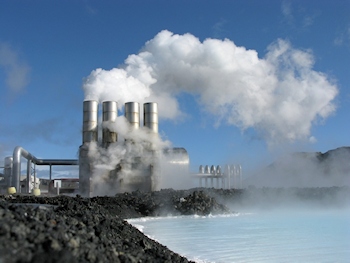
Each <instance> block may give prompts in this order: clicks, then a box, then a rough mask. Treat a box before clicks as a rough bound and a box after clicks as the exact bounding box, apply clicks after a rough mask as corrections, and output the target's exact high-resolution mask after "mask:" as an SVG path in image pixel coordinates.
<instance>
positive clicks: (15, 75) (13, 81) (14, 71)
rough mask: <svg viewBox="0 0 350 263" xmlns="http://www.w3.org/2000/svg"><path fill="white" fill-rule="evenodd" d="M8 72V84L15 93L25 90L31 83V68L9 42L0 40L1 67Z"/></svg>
mask: <svg viewBox="0 0 350 263" xmlns="http://www.w3.org/2000/svg"><path fill="white" fill-rule="evenodd" d="M1 68H3V69H4V71H5V73H6V84H7V87H8V88H9V90H10V91H11V92H13V93H18V92H21V91H23V89H24V88H25V86H26V85H27V84H28V83H29V71H30V68H29V67H28V66H27V65H26V64H25V63H24V62H22V61H20V59H19V58H18V54H17V53H16V52H15V51H14V50H13V49H12V47H11V46H10V45H8V44H7V43H2V42H0V69H1Z"/></svg>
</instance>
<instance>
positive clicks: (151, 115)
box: [143, 102, 158, 134]
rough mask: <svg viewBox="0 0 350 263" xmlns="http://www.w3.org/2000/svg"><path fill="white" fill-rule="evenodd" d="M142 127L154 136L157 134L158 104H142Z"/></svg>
mask: <svg viewBox="0 0 350 263" xmlns="http://www.w3.org/2000/svg"><path fill="white" fill-rule="evenodd" d="M143 125H144V126H145V127H147V128H149V129H150V130H151V131H152V132H154V133H155V134H157V133H158V104H157V103H155V102H148V103H145V104H143Z"/></svg>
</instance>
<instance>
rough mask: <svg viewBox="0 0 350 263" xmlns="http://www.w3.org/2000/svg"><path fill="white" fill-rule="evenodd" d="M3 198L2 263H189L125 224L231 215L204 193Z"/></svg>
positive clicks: (0, 200)
mask: <svg viewBox="0 0 350 263" xmlns="http://www.w3.org/2000/svg"><path fill="white" fill-rule="evenodd" d="M192 192H193V191H174V190H171V189H167V190H162V191H159V192H149V193H142V192H134V193H125V194H118V195H116V196H114V197H107V196H106V197H93V198H82V197H81V196H77V197H68V196H57V197H34V196H21V195H16V196H14V197H9V196H2V197H0V222H1V223H0V262H1V263H6V262H188V261H187V259H186V258H184V257H181V256H180V255H178V254H176V253H174V252H172V251H170V250H169V249H167V248H166V247H165V246H162V245H161V244H159V243H157V242H155V241H153V240H151V239H149V238H147V237H146V236H144V235H143V234H142V233H141V232H140V231H138V230H137V229H136V228H134V227H132V226H131V225H130V224H128V223H127V222H126V221H124V220H123V219H126V218H132V217H144V216H157V215H166V214H169V213H171V214H186V215H188V214H195V213H196V214H201V215H206V214H209V213H222V212H227V211H228V210H227V208H226V207H224V206H222V205H220V204H218V203H217V202H216V201H215V199H214V198H213V197H210V196H209V195H207V194H206V193H204V192H203V191H194V192H193V193H192Z"/></svg>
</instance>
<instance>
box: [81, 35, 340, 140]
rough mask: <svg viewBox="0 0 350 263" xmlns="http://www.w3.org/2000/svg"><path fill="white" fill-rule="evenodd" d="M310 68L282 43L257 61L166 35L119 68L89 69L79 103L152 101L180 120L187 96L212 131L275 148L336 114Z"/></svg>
mask: <svg viewBox="0 0 350 263" xmlns="http://www.w3.org/2000/svg"><path fill="white" fill-rule="evenodd" d="M313 65H314V59H313V55H312V52H311V51H309V50H299V49H295V48H293V47H292V46H291V44H290V43H289V42H287V41H284V40H277V41H276V42H274V43H272V44H271V45H270V46H269V47H268V52H267V54H266V55H265V57H264V58H259V57H258V53H257V52H256V51H255V50H247V49H246V48H244V47H239V46H236V45H235V44H234V42H232V41H230V40H228V39H225V40H218V39H206V40H204V41H203V42H200V41H199V39H198V38H196V37H195V36H193V35H191V34H184V35H177V34H173V33H172V32H169V31H166V30H165V31H162V32H160V33H158V34H157V35H156V36H155V37H154V38H153V39H151V40H150V41H148V42H147V43H146V44H145V46H144V47H143V49H142V51H141V52H140V53H139V54H133V55H130V56H129V57H128V58H127V59H126V60H125V67H124V68H123V69H113V70H110V71H102V70H95V71H93V72H92V73H91V75H90V76H89V77H88V78H87V81H86V82H85V83H84V86H83V88H84V91H85V96H86V98H99V99H100V100H101V98H102V97H103V98H104V97H106V98H109V99H114V100H117V101H123V102H124V101H127V100H133V101H139V102H143V101H145V100H148V101H155V102H158V104H159V109H160V110H159V114H160V117H161V118H168V119H176V118H178V116H180V115H181V114H182V112H181V110H180V109H179V107H178V101H177V97H176V96H177V95H178V94H180V93H182V92H185V93H189V94H193V95H195V96H196V97H197V98H198V103H199V104H200V107H202V108H203V109H204V110H206V111H207V112H208V113H210V114H211V115H212V116H214V117H215V118H216V120H217V121H216V122H215V124H216V125H219V124H220V123H227V124H229V125H233V126H237V127H239V128H241V129H242V130H245V129H248V128H254V129H255V130H256V131H257V132H258V133H260V134H261V135H262V136H263V137H264V138H265V139H266V141H267V142H268V143H270V144H271V143H272V144H274V143H278V142H285V141H290V142H291V141H295V140H299V139H300V140H305V139H308V138H309V137H310V130H311V127H312V125H313V124H314V123H315V122H316V121H317V120H318V119H324V118H327V117H328V116H329V115H330V114H332V113H333V112H334V111H335V105H334V103H333V100H334V98H335V97H336V95H337V93H338V90H337V87H336V86H335V85H334V84H333V83H332V82H331V81H330V80H329V79H328V78H327V76H326V75H325V74H324V73H321V72H317V71H314V70H313V69H312V68H313ZM97 71H99V72H100V73H102V72H103V74H96V72H97Z"/></svg>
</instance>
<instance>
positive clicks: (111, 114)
mask: <svg viewBox="0 0 350 263" xmlns="http://www.w3.org/2000/svg"><path fill="white" fill-rule="evenodd" d="M117 106H118V104H117V102H116V101H104V102H103V103H102V121H103V124H102V126H103V133H102V144H103V146H105V147H107V146H108V145H109V144H110V143H113V142H116V141H117V133H116V132H113V131H111V130H110V129H109V128H108V127H106V126H108V124H110V123H113V122H115V121H116V120H117V116H118V109H117Z"/></svg>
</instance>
